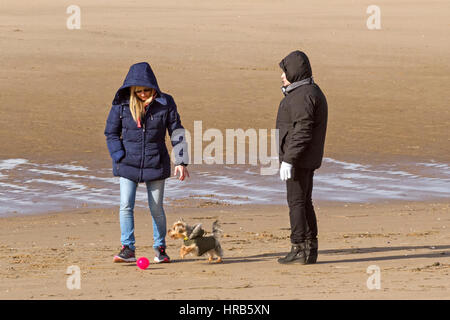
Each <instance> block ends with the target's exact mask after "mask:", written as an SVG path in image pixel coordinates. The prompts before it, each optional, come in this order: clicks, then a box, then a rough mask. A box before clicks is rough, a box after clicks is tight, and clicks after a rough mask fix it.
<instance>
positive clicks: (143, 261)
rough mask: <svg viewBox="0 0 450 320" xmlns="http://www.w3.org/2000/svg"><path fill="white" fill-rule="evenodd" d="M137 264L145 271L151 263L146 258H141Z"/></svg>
mask: <svg viewBox="0 0 450 320" xmlns="http://www.w3.org/2000/svg"><path fill="white" fill-rule="evenodd" d="M136 264H137V266H138V267H139V269H142V270H145V269H147V268H148V266H149V265H150V261H148V259H147V258H146V257H141V258H139V259H138V260H137V262H136Z"/></svg>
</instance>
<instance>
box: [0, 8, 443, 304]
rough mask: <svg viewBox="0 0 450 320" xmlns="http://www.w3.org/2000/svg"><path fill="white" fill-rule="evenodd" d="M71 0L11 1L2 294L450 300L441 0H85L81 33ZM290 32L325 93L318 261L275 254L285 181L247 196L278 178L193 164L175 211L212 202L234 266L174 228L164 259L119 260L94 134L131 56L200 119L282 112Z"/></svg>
mask: <svg viewBox="0 0 450 320" xmlns="http://www.w3.org/2000/svg"><path fill="white" fill-rule="evenodd" d="M73 4H74V3H73V2H72V1H65V0H64V1H58V2H55V1H52V0H43V1H39V2H35V1H31V0H24V1H16V2H11V1H9V2H4V3H2V4H1V5H0V7H1V10H0V46H1V48H2V50H0V60H1V61H2V68H0V88H1V90H0V108H1V109H0V110H1V111H2V117H0V146H1V148H0V205H1V207H2V209H5V208H6V209H5V210H3V211H2V210H0V280H1V281H0V299H449V298H450V295H449V293H448V292H449V284H450V281H449V279H450V278H449V271H450V268H449V267H450V256H449V254H450V250H449V249H450V232H449V230H448V229H449V228H450V226H449V221H450V215H449V213H450V212H449V202H448V199H449V197H448V195H449V194H448V186H449V181H450V169H449V168H450V162H449V154H450V137H449V134H448V132H449V130H448V128H449V126H450V113H449V105H448V97H447V92H448V91H449V89H450V41H449V34H448V12H449V9H450V4H449V2H448V1H443V0H438V1H433V2H430V3H427V4H423V3H420V2H414V1H409V0H402V1H396V2H395V3H393V2H391V1H384V0H383V1H378V2H377V5H378V6H379V7H380V9H381V29H380V30H368V28H367V25H366V20H367V19H368V17H369V14H368V13H366V9H367V7H368V6H369V5H371V4H372V2H365V1H363V2H355V1H351V0H347V1H341V2H339V3H337V2H335V1H331V0H325V1H321V3H320V4H319V3H313V2H306V1H294V0H286V1H283V2H282V5H280V4H279V3H278V2H273V1H269V0H262V1H258V3H257V4H256V3H255V1H251V0H243V1H242V0H241V1H237V0H230V1H225V2H216V1H206V0H195V1H189V2H186V1H178V0H177V1H164V2H163V1H158V2H156V1H133V2H123V1H107V0H98V1H95V2H92V1H87V0H80V1H77V3H76V5H78V6H79V8H80V13H81V28H80V29H74V30H70V29H68V28H67V24H66V22H67V19H68V18H69V16H70V14H69V13H67V12H66V10H67V8H68V7H69V6H70V5H73ZM297 49H299V50H303V51H305V52H307V54H308V56H309V57H310V60H311V64H312V70H313V76H314V79H315V81H316V82H317V83H318V84H319V85H320V87H321V88H322V90H323V91H324V93H325V95H326V97H327V100H328V105H329V121H328V123H329V124H328V131H327V139H326V146H325V159H326V160H325V161H324V166H323V168H321V169H319V170H318V172H317V184H316V186H317V189H316V190H317V191H316V192H317V193H316V194H315V193H313V198H314V199H315V205H316V210H317V211H316V213H317V216H318V223H319V260H318V263H317V264H315V265H308V266H299V265H296V266H282V265H279V264H278V263H277V261H276V260H277V259H278V258H279V257H281V256H283V255H285V254H286V253H287V251H288V250H289V245H290V244H289V220H288V209H287V206H286V205H285V204H284V201H285V200H284V195H283V193H282V192H281V191H280V197H279V199H280V200H279V201H274V200H273V199H272V198H271V199H270V201H269V202H270V203H275V204H273V205H268V204H264V201H260V202H258V201H256V200H254V199H257V198H258V197H260V198H261V197H264V196H266V195H267V194H270V195H272V196H277V195H278V193H277V186H280V188H279V189H280V190H281V189H282V187H283V185H282V184H281V183H280V182H279V181H278V180H277V181H276V182H275V178H277V177H276V176H273V179H272V178H270V177H269V178H267V177H266V178H264V179H268V180H264V179H263V178H261V179H262V180H261V181H263V182H261V181H259V180H258V179H257V177H258V175H255V173H254V172H253V171H248V170H247V169H243V170H242V171H239V170H238V171H236V172H238V173H234V174H229V172H231V171H233V170H234V169H235V167H234V166H233V165H230V166H229V167H228V168H222V169H221V165H215V166H208V165H205V164H202V165H199V166H195V165H194V166H191V167H190V170H191V176H192V180H191V181H192V184H191V185H190V181H189V180H188V181H186V182H183V183H182V184H179V185H175V184H174V183H173V181H171V185H170V186H171V190H170V191H168V193H167V194H168V195H170V197H169V196H168V197H167V199H166V200H167V204H166V213H167V221H168V224H169V225H170V224H171V223H172V222H174V221H175V220H177V219H178V218H180V217H183V218H184V219H185V220H187V221H189V222H192V223H197V222H201V223H203V224H204V226H205V228H206V229H210V227H211V224H212V222H213V221H214V220H215V219H219V220H220V221H221V222H222V226H223V229H224V237H223V238H222V244H223V247H224V251H225V258H224V263H223V264H208V263H207V261H206V258H204V257H202V258H198V257H194V256H188V257H186V258H185V259H184V260H183V261H182V260H180V258H179V257H178V254H177V253H178V250H179V246H180V243H179V241H175V240H171V239H168V253H169V255H170V256H171V257H172V259H173V263H170V264H158V265H157V264H153V263H152V264H151V265H150V267H149V268H148V269H147V270H140V269H138V268H137V267H136V265H135V264H113V263H112V258H113V256H114V255H115V254H117V253H118V251H119V250H120V241H119V240H120V229H119V222H118V203H117V204H114V199H117V192H118V190H119V189H118V185H117V184H116V180H113V179H112V178H113V177H112V172H111V171H110V170H111V160H110V155H109V153H108V150H107V147H106V142H105V136H104V133H103V132H104V128H105V121H106V117H107V115H108V112H109V109H110V107H111V101H112V99H113V96H114V94H115V92H116V90H117V89H118V88H119V87H120V85H121V84H122V81H123V79H124V77H125V75H126V73H127V71H128V68H129V67H130V65H132V64H134V63H136V62H141V61H147V62H149V63H150V64H151V65H152V68H153V70H154V72H155V74H156V76H157V78H158V82H159V85H160V87H161V89H162V90H163V91H164V92H167V93H169V94H171V95H173V96H174V98H175V101H176V103H177V106H178V110H179V112H180V115H181V119H182V123H183V125H184V126H185V127H186V129H187V130H189V131H190V132H193V131H194V121H202V126H203V130H206V129H209V128H215V129H218V130H220V131H221V132H224V131H225V130H226V129H228V128H232V129H237V128H242V129H244V130H246V129H249V128H254V129H257V130H258V129H272V128H274V126H275V117H276V112H277V107H278V104H279V102H280V100H281V98H282V93H281V90H280V85H281V84H280V74H281V70H280V69H279V67H278V62H279V61H280V60H281V59H282V58H283V57H284V56H286V55H287V54H288V53H289V52H291V51H293V50H297ZM227 170H228V171H227ZM222 176H226V177H227V178H229V179H228V180H226V179H225V180H223V181H222V182H220V180H217V179H216V180H214V179H213V178H211V177H222ZM202 179H203V180H202ZM208 179H209V180H208ZM271 179H272V180H271ZM240 181H245V185H244V187H245V188H238V187H237V186H238V183H239V182H240ZM202 182H204V184H205V185H202ZM206 182H207V183H206ZM231 182H232V183H231ZM252 185H253V186H255V188H254V189H252V188H251V186H252ZM256 186H257V187H258V188H256ZM265 186H267V187H270V188H267V189H264V187H265ZM141 188H142V187H141ZM202 188H203V189H202ZM208 189H209V192H210V193H213V194H215V195H219V196H220V199H221V200H227V199H228V198H229V199H232V200H233V199H234V200H236V199H238V200H239V199H249V201H243V202H242V204H239V202H238V201H234V202H233V201H231V202H229V203H227V202H226V201H216V199H210V200H208V197H209V196H210V195H209V194H205V192H206V191H207V190H208ZM195 190H196V192H197V193H195V192H194V191H195ZM205 190H206V191H205ZM261 190H262V191H261ZM422 190H423V192H421V191H422ZM170 192H172V193H170ZM202 192H203V193H202ZM220 192H223V194H222V193H220ZM233 192H234V193H233ZM264 192H265V193H264ZM421 193H423V194H421ZM199 194H204V195H205V197H206V199H205V197H203V198H202V197H199V196H198V195H199ZM224 194H226V195H224ZM316 195H317V197H316V198H315V196H316ZM227 197H228V198H227ZM141 200H142V199H141ZM263 200H264V199H263ZM141 203H142V201H141ZM144 203H145V201H144ZM135 215H136V238H137V243H136V245H137V256H146V257H148V258H149V259H150V260H152V259H153V250H152V229H151V217H150V215H149V213H148V210H146V209H145V207H142V206H141V207H138V208H137V209H136V212H135ZM70 266H77V267H79V270H80V271H81V288H80V289H73V290H70V289H68V287H67V283H66V282H67V279H68V278H69V277H70V274H67V273H68V268H69V267H70ZM370 266H376V267H378V268H379V270H380V273H379V275H380V280H381V281H380V284H381V287H380V288H379V289H377V288H375V289H370V288H369V287H368V285H367V280H368V278H369V277H370V276H371V274H369V273H368V272H367V270H368V268H369V267H370ZM369 269H370V268H369Z"/></svg>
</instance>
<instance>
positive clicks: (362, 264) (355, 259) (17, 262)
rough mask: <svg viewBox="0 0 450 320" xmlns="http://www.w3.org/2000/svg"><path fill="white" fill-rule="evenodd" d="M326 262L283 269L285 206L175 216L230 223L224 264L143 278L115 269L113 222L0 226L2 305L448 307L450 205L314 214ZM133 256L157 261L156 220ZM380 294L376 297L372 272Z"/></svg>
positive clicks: (90, 214) (87, 216) (197, 262)
mask: <svg viewBox="0 0 450 320" xmlns="http://www.w3.org/2000/svg"><path fill="white" fill-rule="evenodd" d="M316 209H317V215H318V221H319V225H320V232H319V259H318V262H317V264H315V265H306V266H302V265H289V266H284V265H279V264H278V263H277V261H276V259H277V258H279V257H281V256H282V255H284V254H285V253H286V252H287V251H288V249H289V224H288V220H287V210H286V208H285V207H278V206H263V207H258V206H211V205H208V204H205V203H201V202H200V203H195V202H193V203H191V204H190V205H186V204H184V205H183V206H180V207H170V206H169V207H167V219H168V222H170V223H172V222H174V221H175V220H177V219H178V218H179V217H180V216H182V217H183V218H184V219H185V220H186V221H189V222H192V223H194V222H195V223H198V222H201V223H203V225H204V226H205V229H206V230H210V228H211V224H212V222H213V221H214V220H215V219H219V220H220V221H221V222H222V227H223V229H224V236H223V238H222V240H221V243H222V246H223V249H224V252H225V253H224V262H223V263H222V264H210V263H208V262H207V258H206V257H196V256H192V255H190V256H186V257H185V259H184V260H181V259H180V257H179V256H178V250H179V247H180V241H177V240H172V239H169V240H168V253H169V254H170V255H171V258H172V259H173V262H172V263H170V264H155V263H151V264H150V266H149V268H148V269H146V270H140V269H138V268H137V266H136V265H135V264H134V263H133V264H114V263H113V262H112V258H113V256H114V255H115V254H116V253H117V252H118V250H119V249H120V242H119V238H120V229H119V224H118V214H117V212H116V211H115V210H103V209H98V210H88V209H84V210H76V211H70V212H64V213H55V214H46V215H39V216H32V217H13V218H4V219H2V223H1V224H0V229H1V230H0V243H1V247H0V261H1V262H0V277H1V278H2V281H1V283H0V298H1V299H256V300H258V299H448V298H450V296H449V293H448V292H449V291H448V284H449V282H448V279H449V272H450V256H449V255H450V245H449V243H450V236H449V232H448V228H449V222H450V219H449V210H450V206H449V203H448V202H447V203H402V204H396V205H392V204H380V205H355V204H340V205H336V204H333V205H330V204H327V203H324V204H320V203H319V204H316ZM136 222H137V223H136V239H137V241H136V246H137V251H136V254H137V256H138V257H141V256H146V257H147V258H149V259H150V260H151V259H152V258H153V249H152V245H151V243H152V231H151V218H150V215H149V214H148V212H147V211H145V210H138V211H137V212H136ZM72 265H75V266H78V267H79V268H80V272H81V282H80V285H81V287H80V289H73V290H69V289H68V288H67V285H66V282H67V279H68V277H69V276H70V275H68V274H66V271H67V268H68V267H70V266H72ZM372 265H375V266H378V267H379V270H380V289H376V288H375V289H369V288H368V286H367V279H368V278H369V276H370V275H371V274H369V273H367V268H368V267H369V266H372Z"/></svg>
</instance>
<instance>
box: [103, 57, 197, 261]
mask: <svg viewBox="0 0 450 320" xmlns="http://www.w3.org/2000/svg"><path fill="white" fill-rule="evenodd" d="M166 131H168V132H169V135H170V137H171V142H172V146H173V150H174V151H176V152H175V175H177V174H179V175H180V176H179V180H184V179H185V178H186V177H189V173H188V170H187V168H186V166H187V164H188V159H187V149H186V147H187V146H186V142H185V136H184V128H183V126H182V125H181V121H180V115H179V114H178V112H177V107H176V105H175V102H174V100H173V98H172V97H171V96H170V95H168V94H165V93H163V92H161V90H160V89H159V86H158V83H157V81H156V77H155V75H154V73H153V71H152V69H151V67H150V65H149V64H148V63H146V62H141V63H137V64H134V65H132V66H131V67H130V70H129V71H128V74H127V76H126V77H125V81H124V82H123V85H122V86H121V87H120V88H119V90H118V91H117V93H116V95H115V97H114V100H113V102H112V107H111V111H110V113H109V116H108V119H107V121H106V128H105V135H106V144H107V146H108V150H109V153H110V155H111V158H112V161H113V174H114V176H119V177H120V229H121V239H120V240H121V243H122V250H121V251H120V253H119V254H118V255H116V256H115V257H114V262H134V261H136V255H135V238H134V203H135V199H136V188H137V186H138V184H139V183H140V182H145V184H146V187H147V193H148V204H149V207H150V212H151V215H152V220H153V240H154V244H153V248H154V249H155V254H156V256H155V259H154V260H155V262H158V263H159V262H170V258H169V256H168V255H167V253H166V243H165V236H166V229H167V227H166V215H165V213H164V208H163V198H164V183H165V179H167V178H168V177H169V176H170V156H169V152H168V151H167V147H166V144H165V137H166Z"/></svg>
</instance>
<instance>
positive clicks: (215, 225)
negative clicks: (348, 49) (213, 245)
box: [212, 220, 223, 239]
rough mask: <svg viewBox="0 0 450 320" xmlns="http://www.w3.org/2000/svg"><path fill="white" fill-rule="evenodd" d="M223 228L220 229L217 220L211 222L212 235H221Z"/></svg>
mask: <svg viewBox="0 0 450 320" xmlns="http://www.w3.org/2000/svg"><path fill="white" fill-rule="evenodd" d="M222 233H223V230H222V229H220V223H219V220H216V221H214V222H213V224H212V234H213V237H214V238H216V239H219V238H220V237H221V236H222Z"/></svg>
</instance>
